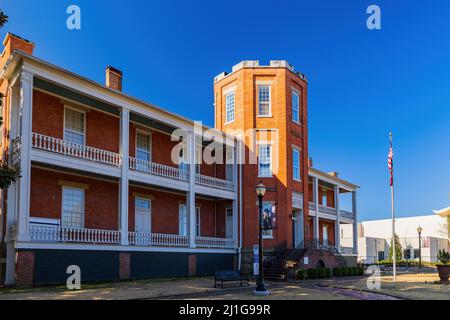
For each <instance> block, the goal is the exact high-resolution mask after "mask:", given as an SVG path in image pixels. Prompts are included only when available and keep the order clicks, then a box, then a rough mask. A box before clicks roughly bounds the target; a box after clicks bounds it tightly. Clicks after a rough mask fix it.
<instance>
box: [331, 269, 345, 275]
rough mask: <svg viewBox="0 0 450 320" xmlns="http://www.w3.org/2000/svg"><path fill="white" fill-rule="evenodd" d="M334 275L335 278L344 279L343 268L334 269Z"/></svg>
mask: <svg viewBox="0 0 450 320" xmlns="http://www.w3.org/2000/svg"><path fill="white" fill-rule="evenodd" d="M333 275H334V276H335V277H342V276H343V275H344V273H343V270H342V268H334V269H333Z"/></svg>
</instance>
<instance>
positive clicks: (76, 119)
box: [64, 108, 85, 145]
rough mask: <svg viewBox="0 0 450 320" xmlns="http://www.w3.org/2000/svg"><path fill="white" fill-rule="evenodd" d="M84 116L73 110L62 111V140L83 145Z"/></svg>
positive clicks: (82, 113)
mask: <svg viewBox="0 0 450 320" xmlns="http://www.w3.org/2000/svg"><path fill="white" fill-rule="evenodd" d="M84 121H85V114H84V112H80V111H76V110H74V109H70V108H65V109H64V140H67V141H70V142H73V143H77V144H83V145H84V144H85V132H84V131H85V126H84Z"/></svg>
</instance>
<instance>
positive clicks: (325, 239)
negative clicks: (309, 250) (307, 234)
mask: <svg viewBox="0 0 450 320" xmlns="http://www.w3.org/2000/svg"><path fill="white" fill-rule="evenodd" d="M322 234H323V236H322V238H323V246H324V247H328V226H326V225H324V226H322Z"/></svg>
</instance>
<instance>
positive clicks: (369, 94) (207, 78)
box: [0, 0, 450, 220]
mask: <svg viewBox="0 0 450 320" xmlns="http://www.w3.org/2000/svg"><path fill="white" fill-rule="evenodd" d="M70 4H77V5H79V6H80V7H81V11H82V29H81V31H69V30H68V29H67V28H66V24H65V22H66V18H67V15H66V13H65V11H66V8H67V6H68V5H70ZM370 4H378V5H379V6H380V7H381V10H382V30H380V31H377V30H375V31H370V30H368V29H367V28H366V18H367V14H366V13H365V11H366V8H367V6H368V5H370ZM0 7H1V8H2V9H3V10H5V11H6V13H7V14H8V15H9V16H10V21H9V23H8V24H7V25H6V27H5V28H3V29H2V30H1V32H0V36H1V37H2V38H3V37H4V35H5V34H6V32H7V31H11V32H14V33H16V34H19V35H21V36H23V37H25V38H27V39H30V40H32V41H34V42H35V43H36V45H37V46H36V50H35V54H36V55H37V56H38V57H40V58H43V59H45V60H48V61H50V62H52V63H55V64H57V65H59V66H62V67H64V68H67V69H70V70H72V71H74V72H77V73H79V74H81V75H83V76H86V77H89V78H92V79H94V80H97V81H99V82H103V81H104V69H105V67H106V66H107V65H108V64H111V65H113V66H115V67H117V68H119V69H121V70H123V72H124V91H125V92H126V93H128V94H131V95H133V96H136V97H139V98H142V99H144V100H146V101H149V102H152V103H154V104H157V105H160V106H163V107H164V108H167V109H169V110H171V111H174V112H177V113H179V114H182V115H184V116H187V117H189V118H192V119H195V120H202V121H203V122H205V123H206V124H209V125H213V119H214V118H213V113H214V110H213V91H212V80H213V77H214V76H215V75H217V74H219V73H220V72H222V71H230V70H231V67H232V66H233V65H234V64H236V63H237V62H239V61H241V60H253V59H254V60H260V62H261V63H263V64H266V63H267V62H268V61H269V60H270V59H274V60H276V59H286V60H288V61H289V62H290V63H291V64H293V65H294V66H295V68H296V70H299V71H302V72H303V73H305V74H306V75H307V76H308V79H309V145H310V149H309V153H310V155H311V156H312V157H313V158H314V165H315V166H316V167H317V168H319V169H322V170H325V171H332V170H336V171H338V172H339V173H340V176H341V177H342V178H344V179H348V180H350V181H352V182H354V183H356V184H358V185H360V186H361V187H362V188H361V190H360V193H359V199H358V208H359V218H360V219H363V220H366V219H375V218H385V217H389V215H390V195H389V185H388V171H387V164H386V163H387V148H388V132H389V130H390V129H392V130H393V132H394V144H395V170H396V208H397V214H398V216H409V215H421V214H430V213H431V210H432V209H439V208H442V207H444V206H448V205H449V204H450V199H449V196H448V193H449V192H450V131H449V129H450V2H449V1H444V0H441V1H438V0H436V1H433V5H431V4H430V5H426V4H425V2H423V1H406V0H396V1H392V0H390V1H380V0H371V1H364V0H361V1H356V0H355V1H325V0H318V1H306V0H305V1H300V0H295V1H264V0H258V1H234V0H227V1H222V0H221V1H216V0H215V1H211V0H208V1H201V2H200V1H198V2H196V1H167V0H164V1H128V2H126V1H125V2H124V1H99V0H97V1H89V0H71V1H65V0H54V1H50V0H41V1H30V0H2V2H1V5H0Z"/></svg>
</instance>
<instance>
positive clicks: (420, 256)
mask: <svg viewBox="0 0 450 320" xmlns="http://www.w3.org/2000/svg"><path fill="white" fill-rule="evenodd" d="M417 233H418V234H419V273H422V237H421V235H422V227H421V226H419V227H418V228H417Z"/></svg>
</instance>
